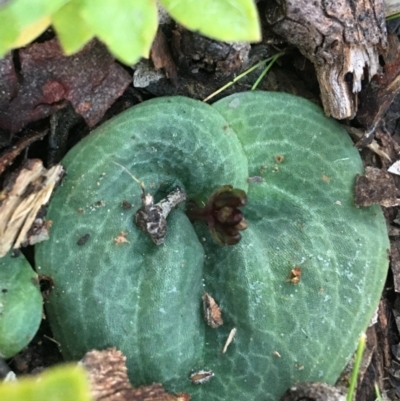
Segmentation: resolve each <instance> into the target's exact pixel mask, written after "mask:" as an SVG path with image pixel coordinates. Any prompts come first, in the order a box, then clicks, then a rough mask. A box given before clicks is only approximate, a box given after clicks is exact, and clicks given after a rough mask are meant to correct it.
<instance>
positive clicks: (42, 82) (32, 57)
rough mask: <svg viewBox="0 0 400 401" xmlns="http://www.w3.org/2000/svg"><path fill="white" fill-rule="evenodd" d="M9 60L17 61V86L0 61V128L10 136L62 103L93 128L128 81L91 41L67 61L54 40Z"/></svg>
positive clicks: (9, 67) (5, 63)
mask: <svg viewBox="0 0 400 401" xmlns="http://www.w3.org/2000/svg"><path fill="white" fill-rule="evenodd" d="M15 56H16V57H17V56H19V62H20V72H19V75H20V76H21V82H18V81H17V82H16V77H17V73H16V67H15V66H14V65H13V64H10V59H9V58H6V59H5V61H4V60H0V73H1V74H2V76H0V78H2V79H3V84H2V85H3V86H4V85H5V89H4V93H1V92H0V106H1V107H0V128H3V129H5V130H7V131H10V132H12V133H15V132H18V131H20V130H21V129H22V128H23V127H24V126H25V125H26V124H27V123H29V122H31V121H36V120H38V119H41V118H44V117H47V116H49V115H51V114H53V113H54V112H55V111H57V110H58V109H60V108H61V107H64V106H65V104H66V100H68V101H70V102H71V104H72V106H73V107H74V109H75V111H76V112H77V113H79V114H80V115H82V117H83V118H84V119H85V121H86V123H87V124H88V125H89V126H93V125H95V124H96V123H97V122H98V121H99V120H100V119H101V117H102V116H103V115H104V113H105V111H106V110H107V109H108V108H109V107H110V105H111V104H112V103H113V102H114V101H115V99H117V98H118V97H119V96H121V95H122V93H123V92H124V90H125V88H126V87H127V86H128V85H129V84H130V81H131V79H130V76H129V74H128V73H127V72H126V71H125V70H124V69H123V68H122V67H121V66H119V65H118V64H116V63H115V62H114V59H113V58H112V56H111V55H110V53H109V52H108V51H107V49H106V47H105V46H104V45H102V44H100V43H99V42H98V41H96V40H93V41H91V42H90V43H88V44H87V45H86V46H85V47H84V48H83V49H82V50H81V51H80V52H78V53H76V54H74V55H72V56H65V55H64V54H63V52H62V50H61V47H60V45H59V43H58V41H57V40H56V39H52V40H49V41H47V42H43V43H33V44H31V45H29V46H28V47H26V48H23V49H20V50H17V51H16V52H15ZM0 81H1V79H0ZM15 110H18V112H17V113H16V112H15Z"/></svg>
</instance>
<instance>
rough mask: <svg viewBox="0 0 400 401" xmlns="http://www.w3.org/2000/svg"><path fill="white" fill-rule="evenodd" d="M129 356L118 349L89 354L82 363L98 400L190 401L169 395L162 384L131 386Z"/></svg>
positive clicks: (182, 395)
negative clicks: (127, 364)
mask: <svg viewBox="0 0 400 401" xmlns="http://www.w3.org/2000/svg"><path fill="white" fill-rule="evenodd" d="M125 361H126V357H125V355H124V354H123V353H122V352H121V351H118V350H117V349H116V348H108V349H107V350H105V351H96V350H93V351H90V352H87V353H86V354H85V356H84V357H83V359H82V360H81V361H80V362H79V363H80V364H81V365H82V366H83V367H84V368H85V369H86V371H87V372H88V375H89V381H90V386H91V392H92V396H93V398H94V400H95V401H100V400H101V401H189V400H190V396H189V394H187V393H182V394H176V395H174V394H168V393H166V392H165V390H164V388H163V386H162V385H161V384H160V383H153V384H151V385H149V386H141V387H138V388H134V387H132V385H131V383H130V382H129V379H128V374H127V368H126V365H125Z"/></svg>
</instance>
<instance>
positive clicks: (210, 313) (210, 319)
mask: <svg viewBox="0 0 400 401" xmlns="http://www.w3.org/2000/svg"><path fill="white" fill-rule="evenodd" d="M202 299H203V311H204V319H205V321H206V323H207V324H208V325H209V326H210V327H212V328H213V329H215V328H217V327H219V326H221V325H222V324H223V323H224V322H223V320H222V318H221V309H220V307H219V306H218V304H217V303H216V302H215V299H214V298H213V297H212V296H211V295H210V294H208V293H207V292H206V293H204V295H203V297H202Z"/></svg>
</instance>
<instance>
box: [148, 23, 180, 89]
mask: <svg viewBox="0 0 400 401" xmlns="http://www.w3.org/2000/svg"><path fill="white" fill-rule="evenodd" d="M150 57H151V61H152V62H153V64H154V68H155V70H156V71H158V70H160V69H163V70H164V71H165V74H166V76H167V78H169V79H170V80H171V81H172V82H173V83H174V85H177V83H178V73H177V71H176V65H175V62H174V59H173V58H172V56H171V51H170V50H169V46H168V42H167V38H166V37H165V35H164V33H163V31H162V30H161V28H159V29H158V31H157V35H156V37H155V38H154V41H153V44H152V46H151V51H150Z"/></svg>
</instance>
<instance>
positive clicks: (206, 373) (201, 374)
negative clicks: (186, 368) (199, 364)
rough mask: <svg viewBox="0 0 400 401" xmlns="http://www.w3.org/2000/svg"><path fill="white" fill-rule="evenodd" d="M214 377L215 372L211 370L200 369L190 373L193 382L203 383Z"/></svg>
mask: <svg viewBox="0 0 400 401" xmlns="http://www.w3.org/2000/svg"><path fill="white" fill-rule="evenodd" d="M213 377H214V372H212V371H211V370H199V371H198V372H194V373H192V374H191V375H190V380H191V381H192V383H193V384H203V383H206V382H208V381H209V380H211V379H212V378H213Z"/></svg>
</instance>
